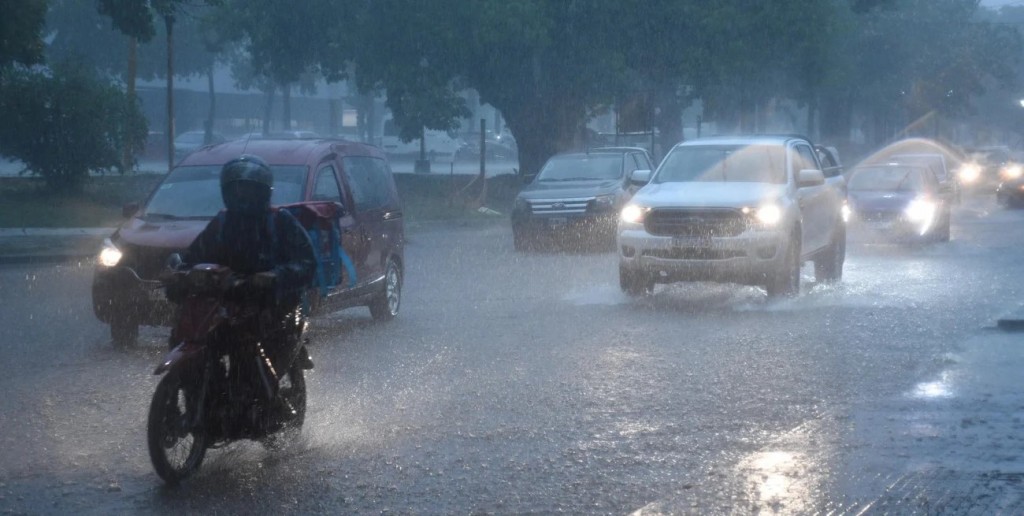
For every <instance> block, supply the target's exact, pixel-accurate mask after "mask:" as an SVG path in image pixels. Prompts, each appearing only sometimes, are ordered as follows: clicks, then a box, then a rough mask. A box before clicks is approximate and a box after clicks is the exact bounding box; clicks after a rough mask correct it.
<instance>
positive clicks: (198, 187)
mask: <svg viewBox="0 0 1024 516" xmlns="http://www.w3.org/2000/svg"><path fill="white" fill-rule="evenodd" d="M220 168H221V167H220V166H219V165H199V166H186V167H177V168H175V169H174V170H172V171H171V172H170V173H169V174H168V175H167V177H166V178H165V179H164V180H163V182H162V183H160V186H159V187H158V188H157V189H156V192H154V193H153V197H152V198H150V200H149V203H148V204H147V205H146V210H145V213H144V214H143V218H145V219H147V220H149V219H209V218H212V217H213V216H214V215H216V214H217V212H219V211H220V210H221V209H223V208H224V201H223V200H222V199H221V196H220ZM270 168H271V170H272V171H273V173H274V190H273V193H272V194H271V198H270V202H271V203H272V204H291V203H295V202H299V201H301V200H302V187H303V184H304V182H305V179H306V167H305V166H302V165H297V166H296V165H292V166H271V167H270Z"/></svg>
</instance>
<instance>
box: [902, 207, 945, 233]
mask: <svg viewBox="0 0 1024 516" xmlns="http://www.w3.org/2000/svg"><path fill="white" fill-rule="evenodd" d="M937 209H938V206H937V205H936V204H935V203H934V202H932V201H929V200H928V199H921V198H917V199H914V200H913V201H910V204H908V205H907V209H906V210H904V211H903V214H904V215H906V216H907V220H909V221H910V222H911V223H912V224H917V225H919V226H920V233H921V234H922V235H923V234H925V233H927V232H928V228H930V227H931V225H932V222H934V221H935V212H936V210H937Z"/></svg>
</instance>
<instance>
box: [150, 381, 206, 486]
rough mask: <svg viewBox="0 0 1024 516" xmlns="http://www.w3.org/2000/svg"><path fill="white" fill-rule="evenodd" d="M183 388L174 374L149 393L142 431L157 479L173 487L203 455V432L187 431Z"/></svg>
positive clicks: (186, 475) (198, 430) (196, 467)
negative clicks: (150, 398)
mask: <svg viewBox="0 0 1024 516" xmlns="http://www.w3.org/2000/svg"><path fill="white" fill-rule="evenodd" d="M187 396H188V394H187V393H186V390H185V387H184V386H183V385H182V383H181V378H180V377H179V376H178V374H176V373H174V372H171V373H168V374H167V375H166V376H164V377H163V378H162V379H161V380H160V383H159V384H158V385H157V387H156V392H154V393H153V401H152V403H151V404H150V406H149V421H148V424H147V428H146V435H147V440H148V442H149V458H150V460H151V461H152V462H153V468H154V469H156V472H157V474H158V475H160V478H162V479H164V482H167V483H168V484H177V483H178V482H181V481H182V480H184V479H185V478H187V477H188V476H189V475H191V474H192V473H194V472H195V471H196V470H198V469H199V466H200V465H201V464H202V463H203V458H204V457H205V456H206V445H207V438H206V433H205V432H204V431H202V430H200V429H196V428H189V427H188V421H189V420H191V419H192V413H191V412H189V411H188V409H187V407H188V403H187V402H186V399H187V398H186V397H187Z"/></svg>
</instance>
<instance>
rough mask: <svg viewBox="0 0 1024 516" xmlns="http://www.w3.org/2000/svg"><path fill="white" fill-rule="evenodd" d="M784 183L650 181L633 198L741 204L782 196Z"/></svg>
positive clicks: (668, 203)
mask: <svg viewBox="0 0 1024 516" xmlns="http://www.w3.org/2000/svg"><path fill="white" fill-rule="evenodd" d="M785 192H786V185H775V184H770V183H705V182H689V183H652V184H649V185H647V186H645V187H643V188H641V189H640V191H639V192H637V194H636V196H635V197H633V202H634V203H636V204H638V205H641V206H647V207H650V208H660V207H688V208H689V207H693V208H742V207H744V206H758V205H760V204H763V203H765V202H768V201H772V200H775V199H778V198H780V197H782V196H783V195H784V194H785Z"/></svg>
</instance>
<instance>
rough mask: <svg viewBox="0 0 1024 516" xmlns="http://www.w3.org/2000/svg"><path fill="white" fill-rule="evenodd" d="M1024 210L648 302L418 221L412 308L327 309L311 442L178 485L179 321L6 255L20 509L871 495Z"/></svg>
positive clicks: (591, 270) (455, 505)
mask: <svg viewBox="0 0 1024 516" xmlns="http://www.w3.org/2000/svg"><path fill="white" fill-rule="evenodd" d="M1022 223H1024V212H1016V211H1005V210H1002V209H1000V208H997V207H996V206H995V205H994V204H993V203H991V202H990V200H988V199H971V200H970V201H969V202H966V203H965V204H964V205H963V206H961V207H960V208H959V209H958V210H957V211H956V213H955V214H954V219H953V240H952V241H951V242H949V243H945V244H935V245H927V246H916V247H915V246H909V247H908V246H892V245H875V244H869V243H867V242H865V241H860V240H858V239H857V235H856V234H851V239H850V247H849V254H848V258H847V262H846V263H847V265H846V269H845V278H844V281H843V282H842V283H841V284H840V285H837V286H824V285H821V286H819V285H814V284H813V283H812V281H813V280H812V278H813V270H812V269H813V268H812V267H810V266H809V265H808V266H807V267H805V269H804V280H805V284H804V287H803V292H802V294H801V296H800V297H798V298H795V299H787V300H778V301H769V300H767V299H766V297H765V294H764V291H763V290H761V289H758V288H751V287H740V286H735V285H717V284H704V283H700V284H676V285H672V286H658V287H656V289H655V292H654V294H653V295H651V296H647V297H644V298H641V299H637V300H631V299H629V298H628V297H626V296H625V295H623V294H622V293H621V292H620V291H619V287H618V276H617V258H616V256H615V255H614V254H612V253H610V252H582V253H579V252H557V251H545V252H534V253H516V252H514V251H513V250H512V241H511V234H510V230H509V228H508V226H507V224H495V225H490V226H480V227H465V228H454V229H453V228H442V227H437V228H425V229H421V230H417V231H415V232H412V233H410V237H409V238H410V243H409V245H408V247H407V251H406V260H407V263H408V265H407V270H406V282H405V298H404V300H403V303H402V313H401V314H400V315H399V317H398V318H397V319H396V320H394V321H392V322H390V323H386V324H374V323H373V322H372V319H371V318H370V315H369V312H368V311H367V310H366V309H363V308H360V309H352V310H346V311H342V312H338V313H335V314H330V315H326V316H322V317H320V318H318V319H317V320H316V321H315V323H314V324H315V326H314V328H315V329H314V333H313V341H314V344H313V347H312V349H311V354H312V356H313V360H314V362H315V363H316V369H315V370H314V371H312V372H311V374H310V375H309V376H308V377H307V381H308V389H309V396H310V400H309V412H308V414H307V416H306V427H305V429H304V432H303V437H302V441H301V443H300V444H299V445H298V446H296V447H294V448H292V449H289V450H288V451H286V452H284V453H270V452H267V451H265V450H264V449H263V448H262V447H260V446H259V445H257V444H255V443H237V444H234V445H231V446H229V447H227V448H224V449H219V450H212V451H211V452H210V453H209V454H208V456H207V461H206V462H205V463H204V465H203V467H202V469H201V471H200V473H199V474H198V475H197V476H196V477H195V478H193V479H192V480H190V481H188V482H186V483H185V484H184V485H182V486H181V487H178V488H175V489H169V488H165V487H163V486H162V484H161V482H160V480H159V478H158V477H157V476H156V474H155V473H153V471H152V467H151V466H150V464H149V460H148V455H147V451H146V444H145V415H146V410H147V407H148V403H149V398H150V396H151V394H152V391H153V389H154V388H155V386H156V382H157V378H156V377H154V376H152V375H151V374H150V373H151V371H152V369H153V367H154V366H155V365H156V363H157V361H158V360H159V358H160V357H161V356H162V352H163V350H164V339H165V338H166V330H164V329H158V328H146V329H144V330H143V332H142V338H141V342H140V344H139V346H138V347H137V348H134V349H131V350H128V351H119V350H115V349H113V348H112V347H111V345H110V343H109V338H108V333H107V328H106V327H105V326H103V325H101V324H100V323H98V322H97V321H96V320H95V319H94V317H93V316H92V313H91V308H90V300H89V285H90V281H91V276H92V269H91V264H87V263H83V264H80V265H67V266H40V267H13V266H12V267H6V268H3V269H0V299H2V300H3V301H2V303H3V309H2V310H0V342H2V343H3V345H2V346H0V363H3V364H5V365H6V366H7V371H6V373H5V374H4V375H2V376H0V389H2V391H3V392H4V396H3V397H0V413H2V414H3V415H4V416H3V419H4V423H3V425H0V445H2V449H3V450H4V451H3V452H2V455H0V512H4V511H6V512H12V513H51V512H52V513H70V512H74V513H96V514H99V513H103V514H109V513H152V514H163V513H174V514H179V513H181V512H182V511H195V512H199V511H202V512H227V513H266V512H285V511H287V512H301V513H330V514H338V513H381V512H390V513H427V514H437V513H470V512H481V513H524V512H535V513H551V512H568V513H628V512H632V511H635V510H641V512H646V513H662V512H668V513H672V512H703V513H706V512H751V511H758V510H761V511H765V512H821V511H825V510H830V509H836V510H838V511H839V512H843V511H851V512H854V511H856V510H858V509H860V508H864V507H870V503H871V501H872V500H874V499H875V497H877V496H878V495H879V494H880V493H881V491H884V490H885V489H886V487H887V480H889V481H890V482H891V479H887V478H886V477H884V476H880V475H879V474H878V472H877V471H878V470H879V469H882V470H884V469H885V468H886V464H887V463H885V462H884V461H883V462H877V461H876V462H865V461H864V460H862V457H859V456H858V455H857V449H856V448H857V447H867V446H869V445H871V443H872V442H873V440H875V439H878V438H884V437H886V436H885V435H884V434H879V433H877V432H873V431H872V430H871V428H872V427H877V426H879V425H880V422H881V423H883V424H884V423H886V422H891V421H892V419H891V418H892V413H893V412H897V413H898V412H899V411H900V410H902V408H903V407H904V405H900V404H895V403H894V402H893V400H901V399H905V398H906V397H907V393H912V392H916V389H925V391H924V392H937V391H929V390H928V389H938V388H940V387H936V386H935V385H933V384H934V382H935V381H936V379H937V378H941V375H942V373H943V371H946V370H948V369H949V362H950V360H951V359H950V357H951V356H954V357H955V356H958V354H959V353H962V352H964V351H965V343H968V342H973V341H976V340H977V339H979V338H982V339H983V338H985V335H986V332H989V331H990V330H988V329H986V328H989V327H991V326H993V325H994V321H995V319H996V318H997V317H999V316H1001V315H1002V314H1004V313H1005V312H1006V310H1007V309H1009V308H1011V307H1015V306H1019V303H1020V302H1021V301H1024V288H1022V287H1024V285H1022V282H1021V281H1020V273H1019V264H1020V263H1021V262H1022V258H1024V245H1022V244H1024V231H1021V229H1020V228H1021V227H1022ZM930 385H931V387H929V386H930ZM922 386H923V387H922ZM872 411H875V412H872ZM865 414H869V415H870V414H874V415H873V416H870V417H869V416H866V415H865ZM907 453H910V454H913V453H915V452H914V451H913V449H911V450H910V451H909V452H907ZM922 453H923V452H922ZM906 459H907V458H906V457H902V458H900V457H895V458H893V459H892V461H893V463H898V462H899V461H905V460H906ZM890 467H891V464H890Z"/></svg>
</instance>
